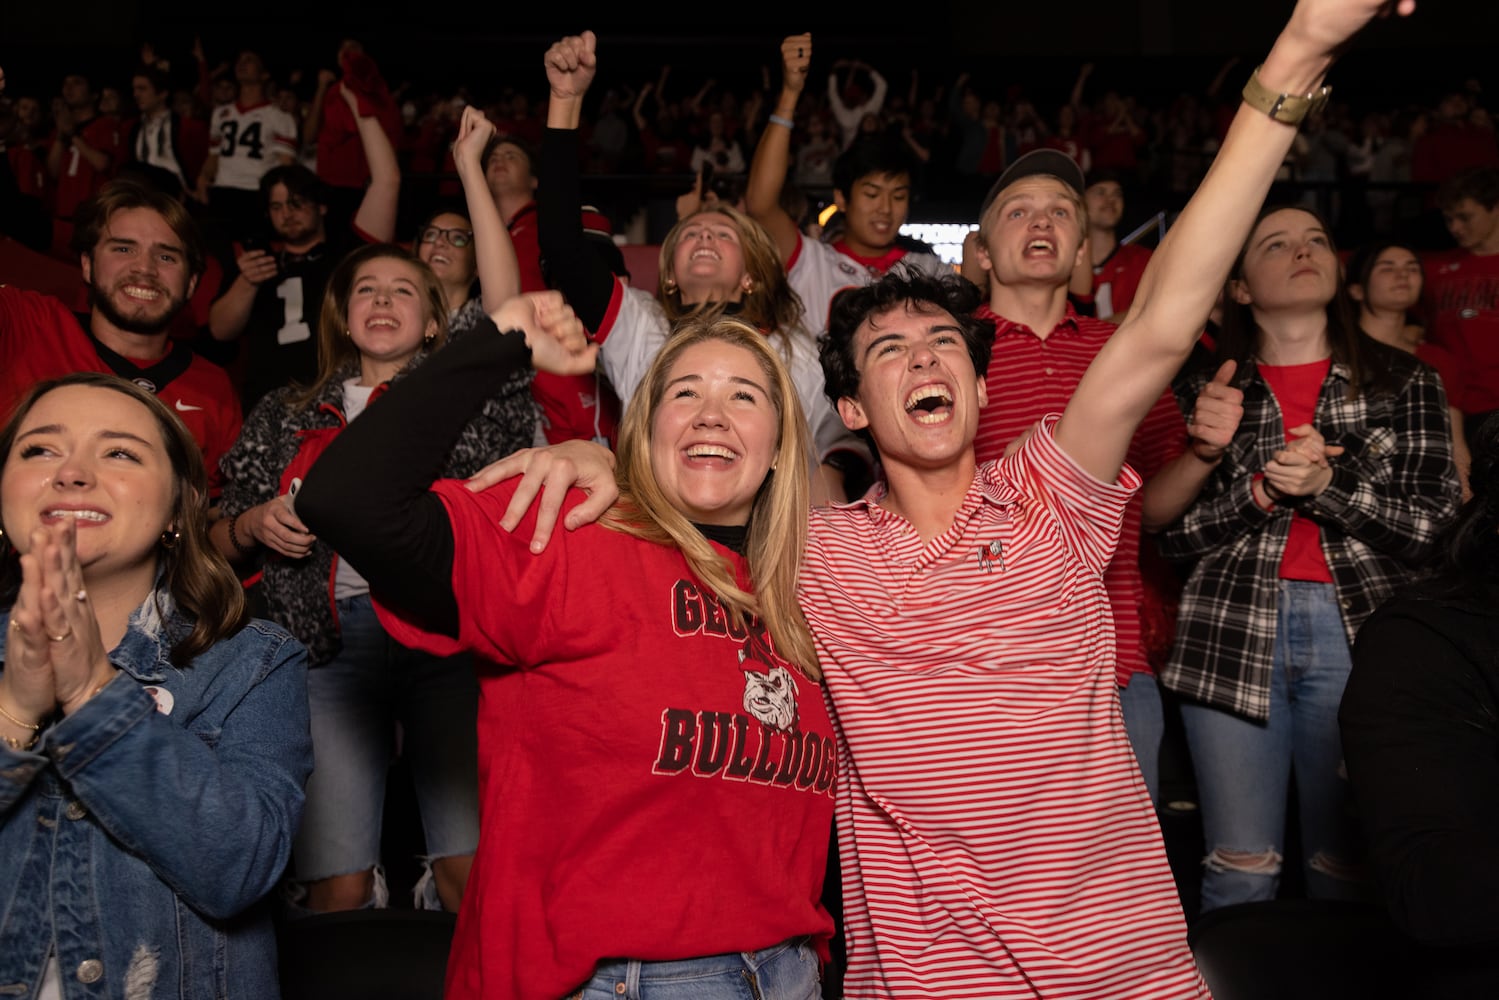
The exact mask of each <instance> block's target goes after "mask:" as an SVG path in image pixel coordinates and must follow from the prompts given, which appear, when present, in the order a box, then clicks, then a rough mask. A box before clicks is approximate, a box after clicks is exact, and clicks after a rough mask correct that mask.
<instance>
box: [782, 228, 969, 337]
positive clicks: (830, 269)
mask: <svg viewBox="0 0 1499 1000" xmlns="http://www.w3.org/2000/svg"><path fill="white" fill-rule="evenodd" d="M896 266H898V267H905V268H911V269H913V270H917V271H921V272H924V273H926V274H931V275H938V274H952V273H953V270H952V265H951V264H948V263H947V262H946V261H944V260H943V259H942V258H940V257H938V256H936V255H935V254H929V253H905V254H902V255H900V256H899V258H898V259H897V260H896ZM883 276H884V272H882V271H879V270H876V269H874V268H871V267H868V266H866V265H864V264H863V263H861V262H859V261H857V260H855V259H854V258H852V257H850V256H849V255H848V254H846V253H843V252H842V251H840V250H839V249H838V248H837V247H835V246H833V245H832V244H830V243H820V242H818V241H816V240H809V239H806V238H805V237H802V236H800V235H799V236H798V237H797V246H796V249H795V250H794V251H792V254H791V262H790V263H789V264H787V265H786V281H787V282H788V283H789V284H790V285H791V288H792V290H793V291H795V292H796V294H797V295H800V296H801V299H802V306H803V307H804V308H805V309H806V311H807V329H808V330H811V331H812V333H813V334H814V335H821V334H822V332H823V331H825V330H826V329H827V328H828V304H829V303H830V302H832V301H833V296H834V295H837V294H838V293H839V292H841V291H843V290H844V289H845V288H862V287H863V286H865V285H867V284H870V283H871V282H874V281H878V280H879V279H880V278H881V277H883Z"/></svg>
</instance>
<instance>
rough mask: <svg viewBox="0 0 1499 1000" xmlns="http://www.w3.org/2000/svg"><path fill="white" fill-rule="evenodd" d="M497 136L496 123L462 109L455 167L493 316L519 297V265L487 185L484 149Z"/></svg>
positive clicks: (475, 111)
mask: <svg viewBox="0 0 1499 1000" xmlns="http://www.w3.org/2000/svg"><path fill="white" fill-rule="evenodd" d="M493 135H494V123H493V122H491V121H490V120H489V119H488V118H486V117H484V112H482V111H480V110H479V109H478V108H476V107H474V106H473V105H472V104H470V105H468V106H467V107H465V108H464V109H463V118H462V119H460V120H459V122H458V139H457V140H456V141H455V142H454V143H453V163H454V165H455V166H456V167H457V168H458V179H459V181H461V182H462V183H463V197H464V200H465V201H467V202H468V221H469V225H471V226H473V227H474V260H475V262H476V263H477V264H478V267H479V290H480V292H481V294H482V296H483V301H484V311H485V312H494V311H495V310H496V309H498V308H499V307H500V306H501V304H503V303H504V302H505V301H506V300H507V299H510V298H513V297H514V296H516V295H519V294H520V263H519V261H518V260H517V259H516V256H515V244H513V243H511V242H510V230H509V229H507V228H505V220H504V219H501V218H500V209H499V206H497V205H496V204H495V203H494V195H492V194H490V193H489V185H488V184H486V183H484V147H485V146H486V145H487V144H488V142H489V139H490V137H491V136H493Z"/></svg>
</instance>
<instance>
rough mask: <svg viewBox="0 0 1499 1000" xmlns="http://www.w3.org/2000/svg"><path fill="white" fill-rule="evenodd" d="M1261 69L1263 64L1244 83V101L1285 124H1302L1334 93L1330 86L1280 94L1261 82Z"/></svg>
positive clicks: (1319, 109) (1320, 108)
mask: <svg viewBox="0 0 1499 1000" xmlns="http://www.w3.org/2000/svg"><path fill="white" fill-rule="evenodd" d="M1261 69H1263V67H1262V66H1256V67H1255V69H1254V72H1253V73H1251V74H1249V82H1248V83H1246V84H1244V103H1245V104H1247V105H1249V106H1250V107H1251V108H1254V109H1255V110H1256V111H1263V112H1264V113H1265V114H1267V115H1269V116H1270V117H1271V118H1272V119H1274V120H1275V121H1278V122H1280V123H1282V124H1284V125H1300V124H1301V120H1302V119H1303V118H1305V117H1306V116H1307V115H1309V114H1311V113H1312V112H1313V111H1321V110H1322V107H1323V105H1325V104H1326V103H1327V98H1328V97H1329V96H1331V94H1332V88H1331V87H1328V86H1322V87H1320V88H1318V89H1317V90H1314V91H1312V92H1311V93H1310V94H1278V93H1276V92H1275V91H1273V90H1271V89H1270V88H1269V87H1267V86H1265V85H1264V84H1263V83H1261V82H1260V70H1261Z"/></svg>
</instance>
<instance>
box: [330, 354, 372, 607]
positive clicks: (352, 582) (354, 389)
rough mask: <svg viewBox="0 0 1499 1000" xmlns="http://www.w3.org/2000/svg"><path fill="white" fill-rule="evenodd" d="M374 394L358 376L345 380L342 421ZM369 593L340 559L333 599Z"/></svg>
mask: <svg viewBox="0 0 1499 1000" xmlns="http://www.w3.org/2000/svg"><path fill="white" fill-rule="evenodd" d="M374 392H375V387H374V386H372V385H360V384H359V378H358V376H355V377H354V378H351V379H346V380H345V381H344V419H345V420H347V421H348V422H349V423H351V424H352V423H353V422H354V418H355V417H357V416H359V415H360V414H361V413H363V412H364V408H365V407H366V406H368V405H369V404H370V396H372V395H374ZM369 592H370V585H369V582H368V581H367V580H365V578H364V577H362V576H360V575H359V571H358V570H356V569H355V568H354V567H353V566H350V565H349V564H348V562H347V561H345V560H343V559H340V560H339V561H338V565H337V566H335V567H334V569H333V599H334V600H335V601H342V600H346V599H348V598H350V597H359V596H361V595H363V594H368V593H369Z"/></svg>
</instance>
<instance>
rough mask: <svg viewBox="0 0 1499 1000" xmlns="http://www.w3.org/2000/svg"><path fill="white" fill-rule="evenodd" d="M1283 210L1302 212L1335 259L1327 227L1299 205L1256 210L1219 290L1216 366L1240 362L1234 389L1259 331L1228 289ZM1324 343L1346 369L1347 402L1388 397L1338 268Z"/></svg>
mask: <svg viewBox="0 0 1499 1000" xmlns="http://www.w3.org/2000/svg"><path fill="white" fill-rule="evenodd" d="M1287 209H1289V210H1291V211H1296V212H1304V213H1306V214H1307V215H1310V216H1311V217H1312V218H1313V219H1316V220H1317V224H1318V225H1319V226H1320V227H1321V228H1322V230H1323V231H1324V232H1326V233H1327V241H1328V247H1329V249H1331V250H1332V252H1333V255H1334V256H1336V255H1337V247H1336V246H1335V245H1334V244H1333V242H1332V229H1331V227H1329V226H1328V225H1327V220H1325V219H1323V218H1322V216H1321V215H1319V214H1317V213H1316V212H1314V211H1312V210H1311V209H1309V208H1307V207H1305V206H1303V205H1265V206H1264V207H1263V208H1261V209H1260V214H1259V215H1258V216H1257V217H1256V218H1255V220H1254V225H1253V226H1251V227H1250V230H1249V236H1248V238H1246V239H1245V240H1244V245H1243V246H1242V247H1241V248H1240V249H1239V256H1238V257H1236V258H1235V259H1234V266H1233V269H1232V270H1231V271H1229V274H1228V284H1227V285H1225V286H1224V292H1223V324H1222V327H1221V328H1220V330H1219V332H1218V343H1217V361H1216V363H1217V364H1221V363H1223V362H1224V361H1227V360H1229V359H1230V358H1232V359H1233V360H1235V361H1237V362H1239V374H1238V375H1236V376H1235V377H1234V381H1235V383H1236V384H1241V383H1242V381H1243V379H1244V378H1245V376H1246V368H1247V365H1246V364H1245V362H1247V361H1252V360H1254V358H1255V356H1256V355H1257V354H1258V353H1259V337H1260V329H1259V324H1258V323H1256V322H1255V319H1254V307H1253V306H1252V305H1246V304H1244V303H1242V302H1238V301H1237V300H1235V298H1234V295H1233V286H1234V283H1235V282H1238V281H1242V280H1243V278H1244V258H1245V257H1246V256H1248V254H1249V243H1250V240H1252V239H1254V233H1255V231H1256V230H1258V229H1259V227H1260V223H1262V222H1264V221H1265V219H1266V218H1267V217H1269V216H1271V215H1274V214H1275V213H1276V212H1281V211H1285V210H1287ZM1327 342H1328V344H1329V346H1330V347H1331V348H1332V359H1333V361H1335V362H1338V363H1340V364H1344V365H1347V366H1348V373H1349V379H1348V398H1349V399H1357V398H1358V396H1359V394H1360V393H1363V392H1369V391H1373V390H1379V391H1393V389H1392V386H1391V384H1390V383H1391V377H1390V375H1389V372H1388V367H1387V366H1385V365H1380V364H1377V363H1376V362H1375V359H1374V358H1371V357H1370V355H1371V354H1378V353H1379V348H1378V347H1376V346H1374V345H1375V341H1374V340H1373V338H1371V337H1370V336H1369V335H1368V334H1366V333H1364V332H1363V330H1362V329H1361V328H1360V327H1359V325H1358V310H1357V309H1356V308H1355V307H1354V303H1353V299H1352V297H1351V296H1349V294H1348V284H1347V281H1346V280H1345V278H1344V275H1343V269H1342V267H1341V266H1340V267H1339V268H1338V276H1337V288H1336V289H1335V290H1334V291H1333V295H1332V299H1331V301H1329V302H1328V303H1327Z"/></svg>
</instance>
